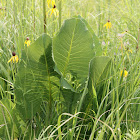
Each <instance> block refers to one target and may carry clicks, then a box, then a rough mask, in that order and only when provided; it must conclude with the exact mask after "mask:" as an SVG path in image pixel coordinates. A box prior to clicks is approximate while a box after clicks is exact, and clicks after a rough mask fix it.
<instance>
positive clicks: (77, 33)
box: [53, 18, 94, 79]
mask: <svg viewBox="0 0 140 140" xmlns="http://www.w3.org/2000/svg"><path fill="white" fill-rule="evenodd" d="M93 55H94V53H93V38H92V35H91V33H90V32H89V30H88V28H87V27H86V25H85V24H84V22H82V21H81V20H80V19H77V18H72V19H68V20H66V21H65V22H64V25H63V26H62V28H61V29H60V31H59V33H58V34H57V35H56V36H55V37H54V39H53V57H54V61H55V63H56V66H57V68H58V69H59V71H60V72H61V74H62V76H63V77H64V78H65V77H66V74H67V73H72V72H74V73H76V74H77V77H78V78H79V79H84V78H86V77H87V75H88V70H89V61H90V60H91V59H92V57H93Z"/></svg>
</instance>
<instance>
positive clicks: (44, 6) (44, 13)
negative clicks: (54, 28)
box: [43, 0, 47, 33]
mask: <svg viewBox="0 0 140 140" xmlns="http://www.w3.org/2000/svg"><path fill="white" fill-rule="evenodd" d="M43 19H44V33H46V32H47V29H46V0H43Z"/></svg>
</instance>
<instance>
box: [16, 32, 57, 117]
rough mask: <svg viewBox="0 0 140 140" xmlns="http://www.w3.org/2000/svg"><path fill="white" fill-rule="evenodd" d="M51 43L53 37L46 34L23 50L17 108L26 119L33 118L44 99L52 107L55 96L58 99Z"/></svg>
mask: <svg viewBox="0 0 140 140" xmlns="http://www.w3.org/2000/svg"><path fill="white" fill-rule="evenodd" d="M51 45H52V42H51V38H50V37H49V36H48V35H46V34H44V35H42V36H41V37H40V38H38V39H37V40H36V42H35V43H34V44H32V45H31V46H30V47H29V48H26V50H25V51H24V52H23V55H22V60H21V62H20V64H19V69H18V71H19V72H18V74H17V75H16V82H15V95H16V99H17V109H18V110H19V111H20V113H21V114H22V118H23V119H24V120H28V119H33V116H34V115H35V114H36V113H37V112H38V111H39V110H40V105H41V104H42V102H43V101H44V100H46V101H48V102H49V108H50V107H51V104H52V103H51V102H52V100H53V96H54V97H55V99H57V97H56V96H58V91H59V89H58V85H57V84H59V81H58V78H57V77H54V76H55V72H54V70H53V67H54V63H53V60H52V55H51ZM53 94H55V95H56V96H55V95H53ZM31 110H32V111H31Z"/></svg>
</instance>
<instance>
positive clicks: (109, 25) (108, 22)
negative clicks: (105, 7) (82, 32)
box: [104, 20, 112, 29]
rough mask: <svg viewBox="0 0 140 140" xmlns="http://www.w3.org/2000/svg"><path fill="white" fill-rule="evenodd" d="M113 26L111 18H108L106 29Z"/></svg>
mask: <svg viewBox="0 0 140 140" xmlns="http://www.w3.org/2000/svg"><path fill="white" fill-rule="evenodd" d="M111 26H112V24H111V22H110V20H108V21H107V23H106V24H105V25H104V27H106V29H108V28H109V29H110V28H111Z"/></svg>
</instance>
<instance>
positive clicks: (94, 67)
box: [88, 56, 111, 112]
mask: <svg viewBox="0 0 140 140" xmlns="http://www.w3.org/2000/svg"><path fill="white" fill-rule="evenodd" d="M110 66H111V58H109V57H106V56H101V57H95V58H93V59H92V60H91V63H90V74H89V84H88V89H89V94H90V97H89V100H90V99H92V102H93V108H94V111H95V112H97V110H98V104H99V103H98V96H102V95H98V94H97V92H96V87H97V85H100V84H101V83H102V82H104V81H106V80H107V76H108V73H109V71H110ZM89 102H90V101H89Z"/></svg>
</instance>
